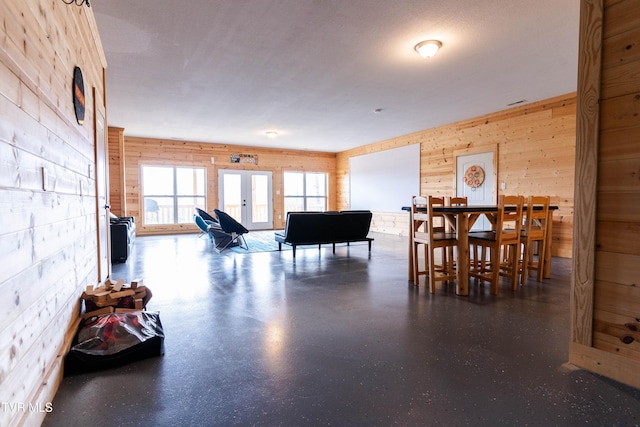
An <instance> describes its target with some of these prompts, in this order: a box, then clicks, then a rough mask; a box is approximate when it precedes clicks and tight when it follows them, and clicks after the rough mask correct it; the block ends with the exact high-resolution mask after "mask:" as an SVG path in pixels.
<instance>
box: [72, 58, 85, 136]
mask: <svg viewBox="0 0 640 427" xmlns="http://www.w3.org/2000/svg"><path fill="white" fill-rule="evenodd" d="M84 104H85V99H84V79H83V78H82V70H81V69H80V67H75V68H74V69H73V109H74V111H75V112H76V120H77V121H78V124H79V125H81V124H83V123H84V108H85V106H84Z"/></svg>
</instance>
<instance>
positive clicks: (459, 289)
mask: <svg viewBox="0 0 640 427" xmlns="http://www.w3.org/2000/svg"><path fill="white" fill-rule="evenodd" d="M456 233H457V234H456V237H457V238H458V261H457V264H456V266H457V267H456V279H457V280H456V282H457V283H456V294H458V295H469V217H468V216H467V214H465V213H459V214H458V215H457V220H456Z"/></svg>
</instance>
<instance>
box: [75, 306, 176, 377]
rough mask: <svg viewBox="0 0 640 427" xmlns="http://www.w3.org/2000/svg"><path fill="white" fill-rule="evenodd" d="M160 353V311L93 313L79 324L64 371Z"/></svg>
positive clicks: (101, 367) (161, 344)
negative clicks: (99, 314)
mask: <svg viewBox="0 0 640 427" xmlns="http://www.w3.org/2000/svg"><path fill="white" fill-rule="evenodd" d="M162 354H164V331H163V329H162V324H161V322H160V313H158V312H149V311H133V312H127V313H111V314H105V315H102V316H93V317H90V318H88V319H87V320H85V321H84V322H82V323H81V324H80V327H79V329H78V333H77V334H76V337H75V339H74V343H73V346H72V347H71V351H70V352H69V354H67V357H66V358H65V374H75V373H80V372H86V371H92V370H98V369H107V368H112V367H115V366H121V365H124V364H126V363H130V362H133V361H136V360H141V359H146V358H148V357H154V356H160V355H162Z"/></svg>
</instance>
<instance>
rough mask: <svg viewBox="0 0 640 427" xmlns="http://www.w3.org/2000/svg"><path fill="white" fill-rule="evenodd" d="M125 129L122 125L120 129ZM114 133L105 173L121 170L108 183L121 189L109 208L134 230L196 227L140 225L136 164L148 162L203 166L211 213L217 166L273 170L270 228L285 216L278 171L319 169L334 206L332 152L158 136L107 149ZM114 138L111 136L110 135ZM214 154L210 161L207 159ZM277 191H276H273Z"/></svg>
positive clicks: (189, 229) (172, 230) (194, 229)
mask: <svg viewBox="0 0 640 427" xmlns="http://www.w3.org/2000/svg"><path fill="white" fill-rule="evenodd" d="M125 133H126V129H125ZM116 138H118V131H117V130H116V129H114V130H112V129H109V145H110V169H109V171H110V173H111V176H113V175H114V174H116V175H117V174H119V173H120V170H121V169H123V171H124V173H123V176H124V181H125V183H124V184H125V185H124V187H120V188H115V186H112V187H111V199H112V200H118V199H119V198H122V191H123V188H124V191H125V195H124V207H123V209H121V210H116V205H115V204H114V203H113V202H112V206H113V211H114V212H115V213H116V214H118V215H122V214H121V212H124V215H126V216H133V217H135V218H136V226H137V230H138V231H137V233H138V234H140V235H148V234H166V233H194V232H197V230H198V229H197V227H196V226H195V224H178V225H145V224H144V223H143V221H142V216H141V213H142V212H141V203H142V196H141V194H140V176H141V167H142V166H144V165H146V166H154V165H172V166H192V167H203V168H206V176H207V182H208V185H207V206H206V207H205V209H206V210H207V211H208V212H212V211H213V209H214V208H217V207H218V170H219V169H241V170H263V171H271V172H272V174H273V194H274V196H273V198H274V202H273V204H274V212H273V219H274V228H276V229H278V228H284V222H285V220H286V218H285V215H284V199H283V172H285V171H306V172H325V173H327V174H328V180H329V183H328V186H329V194H328V198H329V201H328V202H329V206H328V209H330V210H334V209H335V206H336V195H335V188H336V185H335V165H336V155H335V154H334V153H325V152H313V151H302V150H301V151H295V150H278V149H265V148H259V147H248V146H234V145H226V144H209V143H198V142H186V141H173V140H161V139H151V138H135V137H127V136H124V144H122V151H121V152H119V153H118V150H116V149H113V150H112V143H114V140H116ZM116 141H117V140H116ZM234 153H242V154H253V155H257V156H258V165H249V164H236V163H231V161H230V156H231V155H232V154H234ZM116 158H119V159H121V160H123V162H124V163H121V164H116V162H113V161H111V160H113V159H116ZM211 158H214V164H211ZM278 191H279V194H278Z"/></svg>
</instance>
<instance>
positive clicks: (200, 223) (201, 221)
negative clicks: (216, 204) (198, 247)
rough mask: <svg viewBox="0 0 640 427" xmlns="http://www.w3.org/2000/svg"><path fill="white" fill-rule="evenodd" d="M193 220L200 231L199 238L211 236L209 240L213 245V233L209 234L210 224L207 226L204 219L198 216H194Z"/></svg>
mask: <svg viewBox="0 0 640 427" xmlns="http://www.w3.org/2000/svg"><path fill="white" fill-rule="evenodd" d="M193 220H194V221H195V223H196V225H197V226H198V228H199V229H200V234H198V237H202V236H204V235H205V234H206V235H207V236H209V240H211V242H212V243H213V236H212V235H211V233H209V224H207V223H206V222H205V221H204V219H202V217H201V216H200V215H198V214H193Z"/></svg>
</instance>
